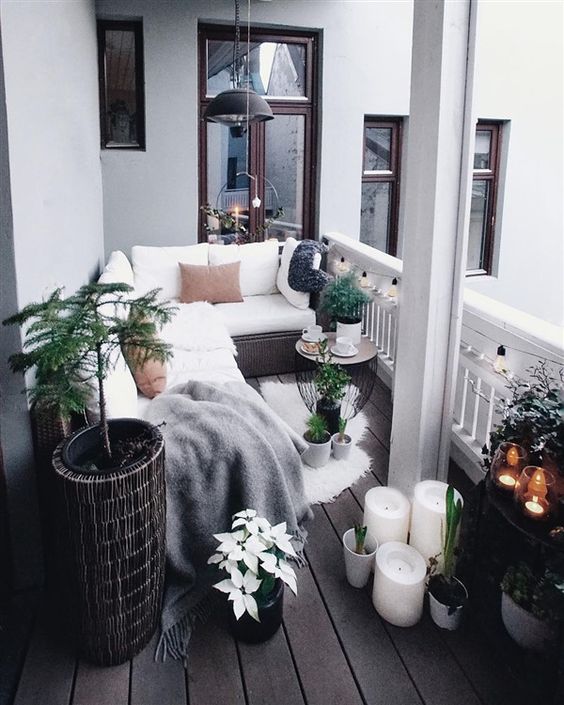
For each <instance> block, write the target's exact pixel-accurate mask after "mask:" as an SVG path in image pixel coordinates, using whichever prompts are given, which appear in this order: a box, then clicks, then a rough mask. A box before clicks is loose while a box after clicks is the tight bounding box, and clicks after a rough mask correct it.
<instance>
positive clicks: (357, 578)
mask: <svg viewBox="0 0 564 705" xmlns="http://www.w3.org/2000/svg"><path fill="white" fill-rule="evenodd" d="M366 532H367V528H366V526H362V525H360V524H355V525H354V528H352V529H349V530H348V531H345V533H344V535H343V552H344V556H345V570H346V573H347V580H348V581H349V584H350V585H352V587H355V588H363V587H364V586H365V585H366V583H367V582H368V578H369V577H370V571H371V570H372V569H373V566H374V556H375V555H376V551H377V550H378V542H377V541H376V539H373V538H372V537H371V536H368V535H367V533H366Z"/></svg>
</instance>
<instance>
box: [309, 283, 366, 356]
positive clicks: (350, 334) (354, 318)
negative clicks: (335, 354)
mask: <svg viewBox="0 0 564 705" xmlns="http://www.w3.org/2000/svg"><path fill="white" fill-rule="evenodd" d="M369 302H370V297H369V296H368V294H367V293H366V292H365V291H363V290H362V289H361V288H360V287H359V285H358V281H357V279H356V276H355V274H354V272H348V273H347V274H343V275H342V276H339V277H337V278H336V279H333V280H332V281H330V282H329V283H328V284H327V286H326V287H325V289H324V290H323V294H322V298H321V310H322V311H325V312H327V313H328V314H329V315H330V316H331V318H332V320H333V321H335V322H336V324H337V337H338V338H339V337H340V336H346V337H347V338H350V339H351V340H352V342H353V344H354V345H358V343H360V339H361V335H362V330H361V322H362V307H363V306H365V305H366V304H367V303H369Z"/></svg>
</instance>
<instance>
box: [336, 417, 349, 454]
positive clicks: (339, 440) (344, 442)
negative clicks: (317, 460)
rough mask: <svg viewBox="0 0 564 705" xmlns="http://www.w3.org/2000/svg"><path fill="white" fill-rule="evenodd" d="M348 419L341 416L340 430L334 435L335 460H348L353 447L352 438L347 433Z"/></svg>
mask: <svg viewBox="0 0 564 705" xmlns="http://www.w3.org/2000/svg"><path fill="white" fill-rule="evenodd" d="M346 429H347V420H346V419H344V418H343V417H342V416H341V417H339V431H338V433H335V434H334V435H333V436H332V439H331V440H332V441H333V457H334V458H335V460H347V458H348V457H349V455H350V452H351V448H352V438H351V437H350V436H349V435H348V434H346V433H345V431H346Z"/></svg>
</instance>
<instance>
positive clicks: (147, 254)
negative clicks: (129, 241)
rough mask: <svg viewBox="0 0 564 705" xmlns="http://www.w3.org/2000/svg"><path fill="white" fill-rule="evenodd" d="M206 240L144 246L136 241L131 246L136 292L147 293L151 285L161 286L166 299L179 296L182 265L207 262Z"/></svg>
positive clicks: (155, 287) (153, 286)
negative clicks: (191, 242)
mask: <svg viewBox="0 0 564 705" xmlns="http://www.w3.org/2000/svg"><path fill="white" fill-rule="evenodd" d="M208 249H209V245H208V244H207V242H203V243H200V244H199V245H187V246H185V247H145V246H141V245H136V246H135V247H133V248H132V250H131V259H132V263H133V273H134V275H135V290H136V293H137V294H139V295H141V294H146V293H147V292H148V291H151V289H157V288H160V289H162V292H161V297H162V298H163V299H177V298H178V297H179V296H180V267H179V266H178V263H179V262H184V263H185V264H207V263H208Z"/></svg>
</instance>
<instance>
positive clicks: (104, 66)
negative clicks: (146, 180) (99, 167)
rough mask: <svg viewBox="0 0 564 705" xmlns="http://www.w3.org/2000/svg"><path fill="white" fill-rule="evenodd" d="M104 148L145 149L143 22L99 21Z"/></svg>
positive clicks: (101, 127)
mask: <svg viewBox="0 0 564 705" xmlns="http://www.w3.org/2000/svg"><path fill="white" fill-rule="evenodd" d="M98 81H99V91H100V136H101V143H102V148H103V149H145V89H144V81H145V79H144V69H143V23H142V22H141V21H118V20H98Z"/></svg>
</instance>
